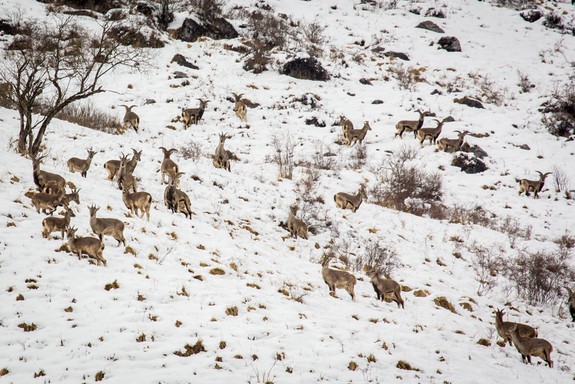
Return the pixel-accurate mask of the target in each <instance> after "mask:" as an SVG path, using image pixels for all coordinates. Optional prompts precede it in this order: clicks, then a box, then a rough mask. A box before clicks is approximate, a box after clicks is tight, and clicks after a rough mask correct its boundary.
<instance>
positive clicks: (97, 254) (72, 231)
mask: <svg viewBox="0 0 575 384" xmlns="http://www.w3.org/2000/svg"><path fill="white" fill-rule="evenodd" d="M77 230H78V229H77V228H76V227H70V228H68V231H67V232H66V234H67V235H68V247H69V248H70V252H72V253H75V254H77V255H78V260H80V259H81V258H82V254H83V253H85V254H86V255H88V256H89V257H91V258H93V259H96V261H97V263H98V265H100V262H102V263H103V264H104V266H107V265H108V263H107V262H106V259H104V255H103V253H102V252H103V250H104V243H102V242H101V241H100V240H98V239H96V238H95V237H76V231H77Z"/></svg>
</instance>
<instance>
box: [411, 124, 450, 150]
mask: <svg viewBox="0 0 575 384" xmlns="http://www.w3.org/2000/svg"><path fill="white" fill-rule="evenodd" d="M433 120H435V121H437V127H435V128H420V129H419V130H418V131H417V134H416V137H417V138H418V139H419V145H420V146H421V147H422V148H423V142H424V141H425V140H426V139H427V140H429V144H431V143H433V144H436V143H437V138H438V137H439V135H441V129H442V128H443V124H445V122H446V121H447V118H445V119H443V120H441V121H439V120H437V119H433Z"/></svg>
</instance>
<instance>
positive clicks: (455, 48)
mask: <svg viewBox="0 0 575 384" xmlns="http://www.w3.org/2000/svg"><path fill="white" fill-rule="evenodd" d="M437 44H439V46H440V47H441V48H442V49H445V50H446V51H447V52H461V44H460V43H459V39H457V37H454V36H444V37H442V38H441V39H439V41H438V42H437Z"/></svg>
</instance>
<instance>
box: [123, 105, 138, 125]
mask: <svg viewBox="0 0 575 384" xmlns="http://www.w3.org/2000/svg"><path fill="white" fill-rule="evenodd" d="M120 107H124V108H125V109H126V113H125V114H124V124H123V126H122V128H123V130H124V131H126V130H127V129H128V128H130V127H131V128H134V130H135V131H136V132H138V130H139V129H140V116H138V115H137V114H136V112H132V108H134V107H135V105H131V106H129V107H128V106H127V105H123V104H122V105H120Z"/></svg>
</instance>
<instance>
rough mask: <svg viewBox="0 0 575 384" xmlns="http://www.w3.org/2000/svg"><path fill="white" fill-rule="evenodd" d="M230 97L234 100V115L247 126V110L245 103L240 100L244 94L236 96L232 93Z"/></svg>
mask: <svg viewBox="0 0 575 384" xmlns="http://www.w3.org/2000/svg"><path fill="white" fill-rule="evenodd" d="M232 95H234V99H235V104H234V112H235V113H236V116H237V117H239V118H240V120H241V121H242V123H246V124H247V122H248V118H247V113H248V108H247V106H246V103H245V102H244V101H243V100H242V97H243V96H244V94H243V93H240V94H239V95H238V94H236V93H233V92H232Z"/></svg>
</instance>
